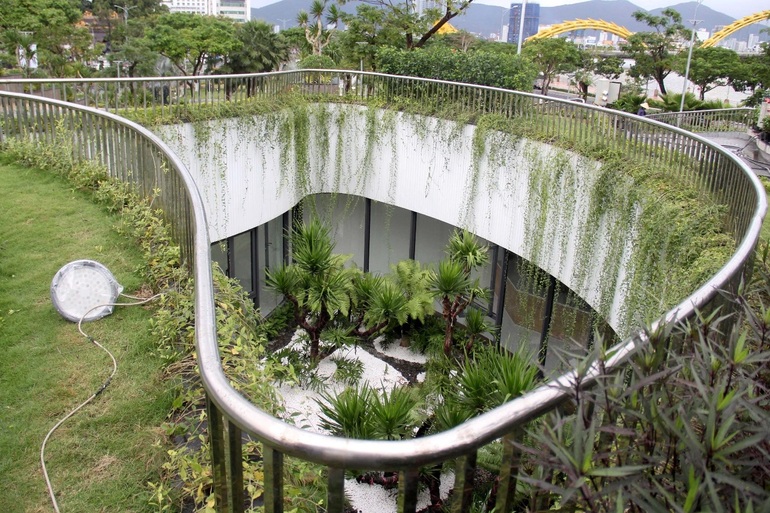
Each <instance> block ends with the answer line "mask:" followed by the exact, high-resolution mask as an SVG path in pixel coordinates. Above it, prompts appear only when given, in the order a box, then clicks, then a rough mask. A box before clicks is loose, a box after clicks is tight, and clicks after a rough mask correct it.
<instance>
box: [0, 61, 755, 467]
mask: <svg viewBox="0 0 770 513" xmlns="http://www.w3.org/2000/svg"><path fill="white" fill-rule="evenodd" d="M311 71H312V70H311ZM315 71H321V72H324V73H334V72H335V71H329V70H315ZM337 72H339V71H337ZM293 73H295V72H281V73H276V74H269V75H268V76H271V77H273V76H280V75H287V74H288V75H289V76H291V74H293ZM345 73H350V72H349V71H345ZM364 75H367V76H372V77H384V78H388V79H392V78H393V77H389V76H385V75H380V74H374V73H366V74H364ZM251 76H255V75H249V76H247V77H244V76H232V77H235V78H237V79H239V80H242V79H244V78H249V77H251ZM259 76H263V75H259ZM300 76H301V75H300ZM223 77H231V76H217V77H212V78H210V79H212V80H213V79H221V78H223ZM396 78H397V79H398V80H403V82H404V83H406V84H410V83H412V82H419V83H433V84H440V85H442V86H443V85H446V84H447V83H446V82H443V81H438V80H430V79H413V78H404V77H396ZM192 79H193V78H191V77H174V78H171V79H168V80H177V81H180V80H186V81H189V80H192ZM206 79H209V78H208V77H206ZM110 80H111V79H101V80H100V81H103V82H109V81H110ZM141 80H143V81H153V82H157V81H158V80H159V79H158V78H157V77H147V78H145V79H141ZM40 81H45V79H38V80H37V81H25V83H27V82H40ZM112 81H113V82H114V80H112ZM4 82H5V83H8V82H9V81H0V85H2V84H3V83H4ZM61 82H62V83H70V82H83V81H78V80H76V79H70V80H62V81H61ZM47 83H50V81H47ZM451 86H452V87H454V86H457V87H459V88H462V89H470V92H474V91H491V92H495V93H505V94H515V95H517V96H523V97H529V98H531V99H532V100H533V101H541V100H543V98H542V97H539V96H538V95H533V94H528V93H512V92H511V91H507V90H503V89H496V88H488V87H483V86H470V85H467V84H451ZM3 97H6V98H11V99H14V100H16V101H19V102H29V103H32V102H38V103H43V104H49V105H55V106H57V107H58V108H62V109H69V110H72V111H79V112H84V113H88V115H91V116H97V117H100V118H102V119H105V120H109V122H111V123H115V124H116V125H118V126H122V127H125V128H127V129H129V130H131V131H132V132H133V133H135V134H138V135H139V136H140V137H141V138H143V139H144V140H147V141H150V142H151V143H152V145H153V146H154V147H155V148H157V150H158V152H160V153H161V154H162V155H163V156H164V158H166V159H167V160H168V162H170V163H171V167H172V169H173V170H174V172H175V173H176V174H177V175H178V176H179V177H180V178H181V179H182V183H183V185H184V188H185V189H186V195H187V196H188V201H189V202H190V216H191V220H192V226H193V233H192V234H189V235H188V236H191V237H192V240H191V242H192V256H193V265H194V268H193V269H194V276H195V281H196V285H195V308H196V310H195V311H196V317H195V329H196V350H197V352H198V356H199V365H200V371H201V378H202V381H203V384H204V387H205V390H206V392H207V394H208V397H209V399H210V400H211V401H212V403H214V404H215V405H216V407H217V408H218V409H219V410H220V411H221V412H222V413H223V414H224V416H225V417H226V418H227V419H229V420H230V421H231V422H232V423H233V424H235V425H236V426H238V427H240V428H241V429H243V430H245V431H246V432H248V433H249V434H251V435H252V436H255V437H256V438H258V439H259V440H261V441H263V442H264V443H265V444H267V445H268V446H270V447H272V448H274V449H276V450H278V451H280V452H282V453H285V454H289V455H294V456H298V457H301V458H303V459H305V460H310V461H314V462H317V463H322V464H325V465H327V466H329V467H333V468H360V467H362V466H364V467H367V468H381V469H405V468H415V467H418V466H422V465H425V464H430V463H434V462H439V461H443V460H447V459H450V458H453V457H458V456H462V455H464V454H467V453H468V452H469V451H472V450H474V449H476V448H478V447H480V446H482V445H484V444H486V443H487V442H489V441H491V440H494V439H496V438H499V437H500V436H503V435H505V434H506V433H510V432H511V431H513V430H514V429H515V428H517V427H519V426H521V425H523V424H525V423H526V422H528V421H529V420H532V419H534V418H536V417H538V416H540V415H542V414H543V413H545V412H547V411H549V410H551V409H553V408H554V407H555V406H556V405H558V404H559V403H560V402H561V401H563V400H565V399H566V397H567V395H566V391H565V390H566V387H568V386H569V385H570V384H571V383H573V382H574V380H575V378H576V372H577V371H574V370H573V371H571V372H567V373H565V374H563V375H562V376H560V377H559V378H557V379H555V380H553V381H551V382H550V383H547V384H545V385H542V386H540V387H539V388H537V389H535V390H533V391H531V392H529V393H527V394H525V395H524V396H522V397H519V398H517V399H514V400H512V401H510V402H508V403H506V404H504V405H503V406H500V407H498V408H496V409H495V410H492V411H489V412H487V413H485V414H483V415H481V416H479V417H476V418H473V419H471V420H469V421H467V422H466V423H464V424H462V425H460V426H458V427H456V428H453V429H451V430H448V431H445V432H442V433H438V434H435V435H431V436H428V437H425V438H420V439H412V440H402V441H369V440H356V439H345V438H340V437H333V436H326V435H320V434H316V433H310V432H307V431H304V430H302V429H299V428H297V427H295V426H292V425H289V424H287V423H285V422H284V421H282V420H279V419H276V418H274V417H272V416H271V415H268V414H267V413H265V412H263V411H262V410H260V409H259V408H258V407H257V406H256V405H254V404H252V403H251V402H250V401H249V400H248V399H246V398H245V397H243V396H242V395H241V394H240V393H238V392H237V391H236V390H235V389H234V388H233V387H232V386H231V385H230V383H229V381H228V379H227V378H226V376H225V374H224V371H223V369H222V367H221V364H220V356H219V349H218V344H217V336H216V323H215V319H216V317H215V308H214V290H213V284H212V271H211V255H210V248H209V240H208V229H207V225H206V214H205V211H204V208H203V203H202V200H201V197H200V194H199V193H198V190H197V188H196V186H195V184H194V183H193V181H192V178H191V176H190V174H189V172H188V171H187V169H186V168H185V166H184V165H183V164H182V163H181V161H180V160H179V159H178V158H177V157H176V156H175V155H174V154H173V153H172V152H171V151H170V150H169V149H168V147H167V146H166V145H165V144H164V143H163V142H162V141H161V140H160V139H158V138H157V137H156V136H155V135H153V134H152V133H151V132H150V131H149V130H147V129H145V128H143V127H141V126H139V125H137V124H136V123H133V122H131V121H128V120H125V119H123V118H121V117H119V116H116V115H113V114H110V113H108V112H104V111H102V110H97V109H93V108H90V107H86V106H79V105H74V104H72V103H67V102H61V101H57V100H51V99H41V98H37V97H33V96H29V95H23V94H15V93H8V92H0V99H1V98H3ZM546 101H549V102H550V101H554V102H556V103H563V105H564V106H569V107H570V108H571V109H586V110H588V111H591V110H595V111H597V112H606V110H605V109H602V108H601V107H596V106H591V105H583V104H575V103H569V102H566V101H565V102H559V100H556V99H550V98H549V99H548V100H546ZM20 105H21V104H20ZM3 107H4V104H3ZM613 115H616V116H617V117H618V118H622V119H626V120H629V121H633V122H634V123H642V124H646V125H649V126H651V127H656V129H659V130H660V131H662V132H663V133H666V134H672V135H678V136H681V137H684V138H687V140H690V141H694V142H696V143H698V144H699V145H701V146H703V147H705V148H710V149H711V150H713V151H714V152H716V153H717V154H719V155H721V156H722V157H724V158H727V159H729V160H730V161H731V162H732V163H733V164H734V165H735V166H737V167H738V168H739V169H740V170H741V171H742V172H743V174H744V177H745V178H747V179H748V180H749V182H750V184H751V188H752V189H753V191H754V193H755V196H756V202H755V204H754V206H753V210H752V213H751V216H750V221H749V222H748V224H747V226H746V227H745V230H741V231H743V237H742V238H741V240H740V242H739V244H738V246H737V248H736V251H735V253H734V254H733V256H732V257H731V258H730V260H729V261H728V262H727V263H725V265H724V266H723V267H722V268H721V269H720V270H719V272H717V273H716V274H715V275H714V276H712V277H711V278H710V279H709V280H708V281H707V282H706V283H705V284H703V285H702V286H701V287H700V288H698V290H696V291H694V292H693V293H692V294H691V295H690V296H688V297H687V298H685V299H684V300H683V301H682V302H680V303H679V304H678V305H676V306H675V307H673V308H671V309H670V310H669V311H668V312H666V313H665V314H664V315H663V316H661V318H659V319H658V321H656V323H654V324H653V326H652V329H653V330H654V329H656V328H657V327H659V326H661V325H663V324H668V323H672V322H677V321H680V320H684V319H687V318H690V317H692V316H693V315H694V313H695V311H696V310H697V309H700V308H702V307H704V306H705V305H707V304H708V302H709V301H710V300H711V299H712V298H713V297H714V296H715V295H716V294H717V291H718V290H719V289H721V288H724V287H725V286H727V285H728V284H729V283H731V282H733V281H734V280H735V279H736V278H738V277H739V275H740V274H741V272H742V270H743V268H744V266H745V264H746V263H747V262H749V261H750V258H751V254H752V251H753V249H754V247H755V245H756V242H757V240H758V237H759V231H760V227H761V222H762V218H763V217H764V215H765V212H766V210H767V202H766V199H765V195H764V191H763V188H762V186H761V184H760V183H759V180H758V179H757V178H756V176H754V175H753V173H752V172H751V170H750V169H749V168H748V167H747V166H746V165H745V164H744V163H743V162H741V161H740V160H739V159H738V158H737V157H735V156H734V155H732V154H731V153H730V152H727V151H725V150H723V149H721V148H720V147H719V146H718V145H716V144H714V143H712V142H711V141H708V140H707V139H704V138H702V137H699V136H697V135H694V134H691V133H689V132H686V131H684V130H680V129H677V128H675V127H671V126H668V125H665V124H663V123H660V122H657V121H653V120H648V119H640V118H638V117H634V116H632V115H628V114H624V113H619V112H618V113H615V112H613ZM742 228H743V227H742ZM646 341H647V336H646V334H645V332H643V331H639V332H637V333H635V334H634V335H633V336H631V337H629V338H628V339H627V340H625V341H623V342H621V343H620V344H618V345H616V346H615V347H613V348H612V349H611V350H610V351H609V352H608V354H610V355H611V356H610V357H609V360H608V361H607V362H606V365H605V368H607V369H609V370H612V369H616V368H618V367H619V366H621V365H622V364H623V363H624V362H625V361H626V360H627V359H628V357H629V355H630V354H631V353H633V352H634V351H635V350H636V348H638V347H639V346H640V345H641V344H644V343H645V342H646ZM597 373H598V369H597V368H596V367H594V368H592V369H591V370H589V372H588V375H585V376H581V382H582V383H585V384H586V385H588V384H590V383H591V382H593V380H594V379H595V378H596V376H597Z"/></svg>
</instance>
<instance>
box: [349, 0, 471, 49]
mask: <svg viewBox="0 0 770 513" xmlns="http://www.w3.org/2000/svg"><path fill="white" fill-rule="evenodd" d="M347 1H349V0H340V4H341V5H344V4H345V3H346V2H347ZM362 1H363V2H364V3H367V4H370V5H372V6H374V7H376V8H377V9H381V10H382V11H383V12H384V13H385V18H386V19H387V21H388V23H389V24H390V25H392V26H393V27H394V28H395V30H397V31H399V32H400V33H401V34H402V36H401V37H402V38H404V39H402V41H404V43H405V48H406V49H409V50H411V49H413V48H422V47H424V46H425V44H426V43H427V42H428V41H429V40H430V39H431V38H433V36H435V35H436V34H437V33H438V31H439V30H440V29H441V27H443V26H444V25H446V24H447V23H448V22H449V21H450V20H451V19H453V18H454V17H456V16H458V15H460V14H462V13H464V12H465V11H466V9H468V7H470V5H471V3H472V2H473V0H438V1H437V2H435V3H434V4H433V5H434V6H433V7H430V8H427V9H424V10H423V11H422V13H420V12H419V11H418V10H417V8H416V6H415V4H414V3H413V2H410V1H406V2H398V1H393V0H362Z"/></svg>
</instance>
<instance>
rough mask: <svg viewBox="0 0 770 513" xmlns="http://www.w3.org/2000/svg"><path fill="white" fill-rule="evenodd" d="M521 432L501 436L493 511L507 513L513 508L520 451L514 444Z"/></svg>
mask: <svg viewBox="0 0 770 513" xmlns="http://www.w3.org/2000/svg"><path fill="white" fill-rule="evenodd" d="M521 433H522V431H521V430H517V431H514V432H513V433H509V434H507V435H505V436H503V439H502V444H503V461H502V463H501V464H500V475H499V477H498V482H497V502H496V506H495V511H500V512H501V513H507V512H509V511H511V510H512V509H513V501H514V499H515V497H516V477H517V476H518V474H519V462H520V460H521V458H520V456H521V453H520V452H519V450H518V449H516V446H515V445H514V443H515V441H516V438H517V437H519V435H520V434H521Z"/></svg>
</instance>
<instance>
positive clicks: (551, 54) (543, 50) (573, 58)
mask: <svg viewBox="0 0 770 513" xmlns="http://www.w3.org/2000/svg"><path fill="white" fill-rule="evenodd" d="M521 53H522V55H523V56H524V57H525V58H527V59H529V61H530V62H532V63H533V64H534V65H535V66H536V67H537V68H538V70H539V71H540V73H542V74H543V94H548V89H549V88H550V86H551V80H553V77H554V76H556V75H557V74H559V73H569V72H571V71H574V70H575V69H577V67H578V65H579V63H580V52H579V51H578V47H577V46H575V44H574V43H571V42H569V41H567V40H566V39H562V38H549V39H535V40H534V41H528V42H527V43H526V44H525V45H524V48H523V49H522V51H521Z"/></svg>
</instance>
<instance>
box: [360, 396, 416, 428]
mask: <svg viewBox="0 0 770 513" xmlns="http://www.w3.org/2000/svg"><path fill="white" fill-rule="evenodd" d="M416 406H417V400H416V399H415V397H414V395H413V394H412V392H411V390H410V389H408V388H406V387H397V388H394V389H392V390H391V391H390V392H389V393H388V392H384V393H383V394H382V396H379V395H377V394H374V395H373V398H372V412H371V415H372V417H373V419H372V420H373V424H374V425H373V432H374V435H375V436H376V437H377V438H381V439H384V440H399V439H402V438H410V437H411V433H412V431H413V429H414V428H415V427H416V426H415V419H414V417H413V416H412V411H413V410H414V408H415V407H416Z"/></svg>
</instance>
